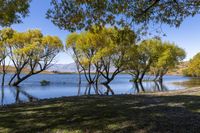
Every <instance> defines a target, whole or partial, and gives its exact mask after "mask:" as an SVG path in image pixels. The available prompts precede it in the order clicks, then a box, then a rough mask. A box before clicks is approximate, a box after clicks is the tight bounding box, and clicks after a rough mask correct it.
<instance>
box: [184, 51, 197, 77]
mask: <svg viewBox="0 0 200 133" xmlns="http://www.w3.org/2000/svg"><path fill="white" fill-rule="evenodd" d="M183 72H184V75H186V76H192V77H200V53H197V54H196V55H195V56H194V57H193V58H192V59H191V60H190V61H189V64H188V67H187V68H186V69H185V70H184V71H183Z"/></svg>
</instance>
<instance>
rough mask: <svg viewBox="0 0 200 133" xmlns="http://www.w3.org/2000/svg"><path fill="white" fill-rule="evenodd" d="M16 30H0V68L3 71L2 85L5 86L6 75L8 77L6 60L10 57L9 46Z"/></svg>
mask: <svg viewBox="0 0 200 133" xmlns="http://www.w3.org/2000/svg"><path fill="white" fill-rule="evenodd" d="M13 34H14V30H12V29H11V28H5V29H2V30H0V66H1V69H2V83H1V85H2V86H4V81H5V75H6V62H5V60H6V58H7V57H8V54H9V52H8V44H9V41H10V39H11V38H12V37H13Z"/></svg>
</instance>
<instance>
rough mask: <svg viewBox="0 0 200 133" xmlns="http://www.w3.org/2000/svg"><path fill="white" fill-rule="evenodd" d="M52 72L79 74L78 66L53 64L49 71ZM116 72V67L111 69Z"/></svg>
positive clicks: (73, 64)
mask: <svg viewBox="0 0 200 133" xmlns="http://www.w3.org/2000/svg"><path fill="white" fill-rule="evenodd" d="M48 71H50V72H58V73H75V72H77V69H76V64H75V63H70V64H52V66H51V67H50V68H49V69H48ZM113 71H114V67H111V72H113ZM91 72H95V68H92V70H91Z"/></svg>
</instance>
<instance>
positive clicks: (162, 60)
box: [152, 42, 186, 82]
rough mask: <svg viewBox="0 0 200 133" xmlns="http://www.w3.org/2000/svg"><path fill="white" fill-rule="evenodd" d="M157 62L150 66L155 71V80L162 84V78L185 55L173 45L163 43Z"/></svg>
mask: <svg viewBox="0 0 200 133" xmlns="http://www.w3.org/2000/svg"><path fill="white" fill-rule="evenodd" d="M160 51H161V53H160V55H159V58H158V60H157V61H156V62H155V63H154V64H153V65H152V68H153V70H155V79H154V80H159V81H161V82H162V80H163V76H164V75H165V74H166V73H167V72H168V70H169V69H173V68H174V67H175V66H176V65H177V64H178V63H179V62H180V61H182V60H183V59H184V58H185V56H186V53H185V51H184V50H183V49H182V48H180V47H178V46H176V45H175V44H173V43H169V42H163V43H162V47H161V48H160Z"/></svg>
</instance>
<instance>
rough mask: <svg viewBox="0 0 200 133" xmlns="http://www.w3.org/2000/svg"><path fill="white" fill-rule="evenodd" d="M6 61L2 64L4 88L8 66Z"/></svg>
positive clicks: (2, 83)
mask: <svg viewBox="0 0 200 133" xmlns="http://www.w3.org/2000/svg"><path fill="white" fill-rule="evenodd" d="M5 65H6V64H5V60H3V62H2V72H3V75H2V82H1V85H2V86H4V84H5V76H6V66H5Z"/></svg>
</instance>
